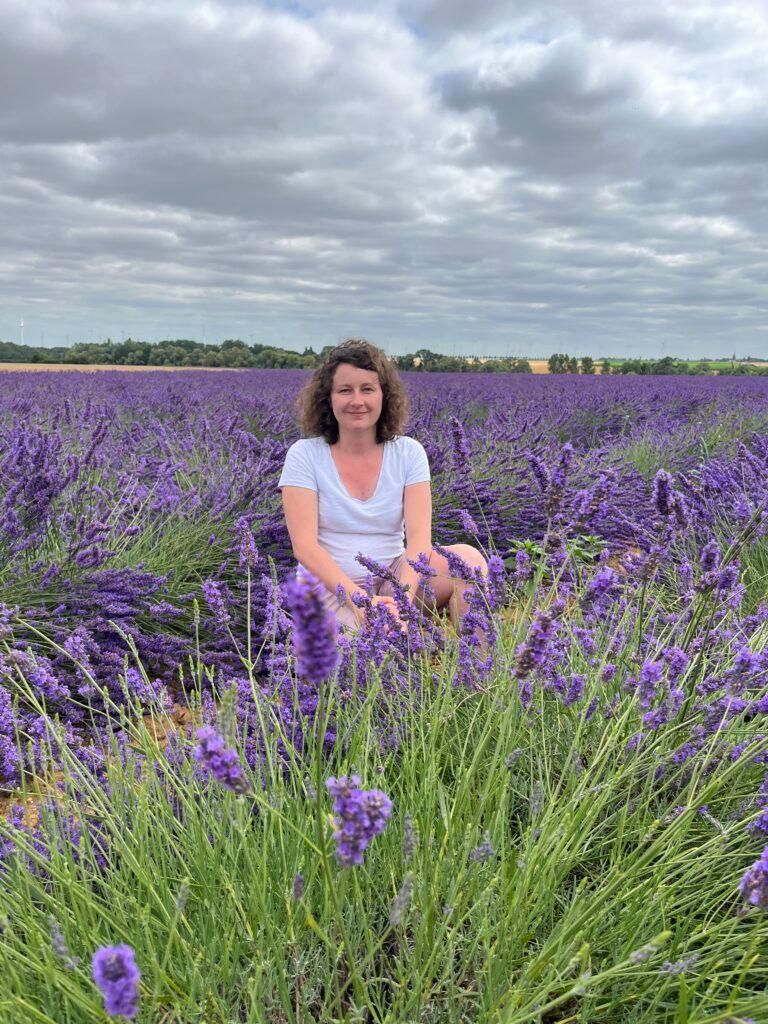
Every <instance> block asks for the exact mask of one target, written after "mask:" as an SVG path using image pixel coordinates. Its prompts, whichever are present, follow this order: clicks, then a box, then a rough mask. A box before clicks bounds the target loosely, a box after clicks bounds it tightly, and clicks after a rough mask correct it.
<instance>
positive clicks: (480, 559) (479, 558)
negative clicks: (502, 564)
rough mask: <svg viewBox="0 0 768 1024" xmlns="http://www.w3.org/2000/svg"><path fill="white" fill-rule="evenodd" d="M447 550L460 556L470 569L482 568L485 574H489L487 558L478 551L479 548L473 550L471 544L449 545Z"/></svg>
mask: <svg viewBox="0 0 768 1024" xmlns="http://www.w3.org/2000/svg"><path fill="white" fill-rule="evenodd" d="M446 550H447V551H452V552H453V553H454V554H455V555H458V556H459V558H460V559H461V560H462V561H463V562H466V563H467V565H468V566H469V567H470V569H475V568H480V569H482V570H483V572H484V573H485V572H487V570H488V563H487V562H486V560H485V557H484V556H483V554H482V552H480V551H478V550H477V548H473V547H472V545H471V544H449V545H448V546H447V547H446Z"/></svg>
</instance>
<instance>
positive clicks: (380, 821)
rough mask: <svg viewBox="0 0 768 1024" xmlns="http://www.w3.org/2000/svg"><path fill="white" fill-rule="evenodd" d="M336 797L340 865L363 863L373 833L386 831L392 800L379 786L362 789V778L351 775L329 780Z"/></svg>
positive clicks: (335, 828)
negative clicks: (377, 787)
mask: <svg viewBox="0 0 768 1024" xmlns="http://www.w3.org/2000/svg"><path fill="white" fill-rule="evenodd" d="M325 784H326V786H327V787H328V791H329V793H330V794H331V796H332V797H333V810H334V812H335V817H334V818H333V830H334V838H335V840H336V844H337V850H336V857H337V859H338V861H339V864H340V865H341V866H342V867H344V868H347V867H351V866H352V865H353V864H362V863H363V854H364V853H365V851H366V849H367V848H368V845H369V843H370V842H371V840H372V839H373V837H374V836H377V835H379V834H380V833H381V832H383V831H384V828H385V826H386V824H387V821H388V820H389V816H390V814H391V813H392V801H391V800H390V799H389V797H388V796H387V795H386V794H385V793H382V792H381V790H380V789H368V790H365V789H360V778H359V776H357V775H350V776H349V778H347V777H346V776H341V777H340V778H338V779H333V778H331V779H328V780H327V781H326V783H325Z"/></svg>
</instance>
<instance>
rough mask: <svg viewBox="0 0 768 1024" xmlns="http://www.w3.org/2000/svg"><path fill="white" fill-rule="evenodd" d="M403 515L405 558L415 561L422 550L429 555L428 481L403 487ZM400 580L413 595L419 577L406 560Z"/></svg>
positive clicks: (429, 511) (430, 510) (430, 490)
mask: <svg viewBox="0 0 768 1024" xmlns="http://www.w3.org/2000/svg"><path fill="white" fill-rule="evenodd" d="M403 515H404V518H405V556H406V558H410V559H411V561H414V562H415V561H416V560H417V559H418V557H419V555H420V554H421V553H422V552H424V554H425V555H427V557H429V555H430V554H431V553H432V488H431V486H430V484H429V481H425V482H424V483H419V484H408V486H407V487H404V488H403ZM400 582H401V583H402V584H403V586H406V585H407V586H408V587H409V595H410V596H411V597H413V595H414V594H415V593H416V588H417V587H418V585H419V583H420V582H421V578H420V577H419V574H418V573H417V572H416V570H415V569H413V568H411V566H410V565H408V563H407V562H406V565H405V568H404V569H403V572H402V575H401V577H400Z"/></svg>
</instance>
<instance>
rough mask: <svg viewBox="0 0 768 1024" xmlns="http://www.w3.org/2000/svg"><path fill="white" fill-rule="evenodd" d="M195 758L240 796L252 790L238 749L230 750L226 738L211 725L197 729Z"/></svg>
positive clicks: (220, 781)
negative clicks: (225, 741) (244, 772)
mask: <svg viewBox="0 0 768 1024" xmlns="http://www.w3.org/2000/svg"><path fill="white" fill-rule="evenodd" d="M196 735H197V741H198V742H197V746H196V747H195V760H196V761H199V762H200V763H201V764H202V765H204V767H205V768H207V769H208V771H209V772H210V773H211V775H213V777H214V779H216V781H217V782H219V783H220V784H221V785H222V786H223V787H224V788H225V789H229V790H230V791H231V792H233V793H237V795H238V796H243V795H244V794H245V793H248V792H249V791H250V786H249V785H248V781H247V779H246V778H245V776H244V775H243V769H242V766H241V764H240V758H239V757H238V755H237V751H235V750H228V749H227V748H226V747H225V745H224V738H223V737H222V736H220V735H219V733H217V732H216V730H215V729H213V728H212V727H211V726H210V725H204V726H203V727H202V728H201V729H198V730H197V734H196Z"/></svg>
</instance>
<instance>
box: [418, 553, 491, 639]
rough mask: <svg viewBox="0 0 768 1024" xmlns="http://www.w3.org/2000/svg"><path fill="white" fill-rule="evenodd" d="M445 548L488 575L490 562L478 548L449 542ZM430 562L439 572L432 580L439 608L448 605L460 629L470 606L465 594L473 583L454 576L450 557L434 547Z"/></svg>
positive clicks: (454, 622)
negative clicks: (449, 560) (450, 566)
mask: <svg viewBox="0 0 768 1024" xmlns="http://www.w3.org/2000/svg"><path fill="white" fill-rule="evenodd" d="M445 549H446V551H452V552H453V553H454V554H455V555H458V556H459V558H460V559H461V560H462V561H463V562H465V563H466V564H467V565H468V566H469V568H470V569H480V570H481V572H482V574H483V576H487V575H488V563H487V562H486V560H485V558H484V557H483V556H482V554H481V553H480V552H479V551H478V550H477V548H473V547H472V546H471V545H470V544H447V545H445ZM429 564H430V566H431V567H432V568H433V569H434V570H435V572H436V573H437V575H436V576H435V577H434V578H433V579H431V580H430V583H431V584H432V589H433V590H434V592H435V604H436V605H437V607H438V608H445V606H446V605H447V606H448V614H449V615H450V617H451V622H452V623H453V625H454V627H456V628H457V629H458V627H459V625H460V623H461V620H462V618H463V616H464V614H465V612H466V611H467V607H468V604H467V598H466V597H465V596H464V595H465V592H467V591H471V590H472V584H471V583H467V582H466V580H463V579H461V577H459V576H452V575H451V570H450V568H449V565H448V559H447V558H446V557H445V555H441V554H439V553H438V552H437V551H435V550H434V548H433V549H432V554H431V555H430V556H429Z"/></svg>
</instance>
